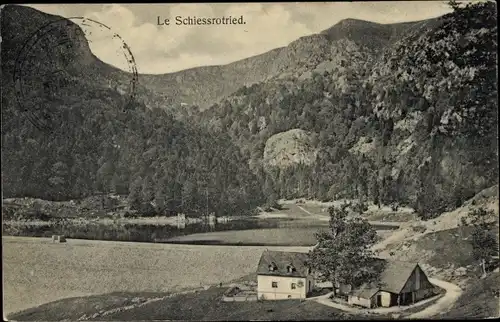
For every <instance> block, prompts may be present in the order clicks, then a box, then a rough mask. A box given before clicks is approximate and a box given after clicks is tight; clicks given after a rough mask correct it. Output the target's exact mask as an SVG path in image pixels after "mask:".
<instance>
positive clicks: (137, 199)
mask: <svg viewBox="0 0 500 322" xmlns="http://www.w3.org/2000/svg"><path fill="white" fill-rule="evenodd" d="M128 202H129V204H130V209H134V210H138V209H139V208H140V205H141V203H142V178H141V177H137V178H136V179H135V180H134V181H132V184H131V185H130V187H129V195H128Z"/></svg>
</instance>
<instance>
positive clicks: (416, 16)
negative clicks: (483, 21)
mask: <svg viewBox="0 0 500 322" xmlns="http://www.w3.org/2000/svg"><path fill="white" fill-rule="evenodd" d="M28 6H30V7H32V8H35V9H38V10H40V11H43V12H46V13H50V14H54V15H59V16H62V17H65V18H70V17H82V16H83V17H86V18H90V19H93V20H95V21H98V22H100V23H103V24H105V25H106V26H108V27H109V28H110V29H111V30H112V32H113V33H117V34H118V35H120V37H121V38H122V39H123V41H125V42H126V43H127V45H128V46H129V47H130V49H131V51H132V54H133V55H134V58H135V61H136V65H137V70H138V72H139V73H142V74H162V73H171V72H175V71H179V70H183V69H188V68H192V67H197V66H207V65H222V64H227V63H230V62H233V61H237V60H240V59H243V58H247V57H250V56H254V55H258V54H261V53H264V52H266V51H269V50H271V49H274V48H278V47H283V46H287V45H288V44H289V43H291V42H292V41H294V40H296V39H298V38H300V37H302V36H306V35H311V34H314V33H318V32H321V31H322V30H325V29H328V28H329V27H331V26H333V25H335V24H336V23H337V22H339V21H340V20H342V19H346V18H354V19H362V20H368V21H373V22H377V23H397V22H406V21H417V20H423V19H428V18H433V17H437V16H441V15H443V14H446V13H448V12H450V11H451V10H450V8H449V7H448V6H447V5H446V3H445V1H401V2H400V1H398V2H392V1H391V2H355V3H353V2H316V3H298V2H296V3H293V2H288V3H217V4H207V3H196V4H34V5H28ZM176 16H183V17H188V16H190V17H192V16H196V17H207V18H210V17H214V18H216V17H224V16H225V17H228V16H232V17H240V16H243V17H244V21H245V22H246V24H241V25H218V26H215V25H211V26H207V25H204V26H203V25H202V26H200V25H198V26H193V25H175V17H176ZM158 17H160V20H161V21H163V20H164V19H170V20H171V25H169V26H166V25H162V26H160V25H158ZM74 21H75V22H76V23H78V24H80V22H79V20H74ZM87 28H90V27H87ZM86 37H87V39H88V40H89V45H90V49H91V50H92V52H93V53H94V55H96V56H97V57H99V58H100V59H101V60H103V61H105V62H107V63H109V64H112V65H114V66H116V67H118V68H121V69H124V70H128V69H127V66H128V65H127V62H126V61H125V60H124V58H123V55H120V53H119V49H120V44H118V43H113V42H112V40H111V39H112V36H110V35H109V34H104V33H103V32H102V31H101V32H86Z"/></svg>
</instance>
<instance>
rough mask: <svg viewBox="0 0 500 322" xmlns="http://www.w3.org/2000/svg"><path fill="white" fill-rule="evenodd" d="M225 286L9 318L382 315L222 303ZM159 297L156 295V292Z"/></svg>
mask: <svg viewBox="0 0 500 322" xmlns="http://www.w3.org/2000/svg"><path fill="white" fill-rule="evenodd" d="M224 291H225V288H217V287H214V288H211V289H208V290H205V291H200V292H196V293H188V294H180V295H176V296H172V297H168V298H165V299H163V300H160V301H156V302H151V303H148V304H145V305H142V306H137V307H134V308H132V309H130V310H126V311H121V312H117V313H113V314H109V315H105V316H102V315H97V314H96V315H94V314H95V313H98V312H99V311H100V312H101V313H102V312H103V310H105V309H106V308H111V307H117V306H125V305H128V304H130V303H132V299H133V298H144V294H142V293H139V294H136V293H129V294H109V295H104V296H93V297H88V298H82V297H80V298H71V299H64V300H61V301H57V302H53V303H49V304H46V305H43V306H40V307H37V308H33V309H28V310H25V311H23V312H20V313H18V314H15V315H12V316H11V318H12V319H15V320H18V321H39V320H45V321H54V320H62V319H69V320H76V319H78V318H79V317H81V316H83V315H84V314H86V315H87V316H93V315H94V316H93V318H91V320H96V321H97V320H99V321H105V320H108V321H110V320H114V321H140V320H197V321H199V320H212V321H213V320H225V321H235V320H242V321H244V320H250V319H252V320H296V321H297V320H298V321H303V320H348V319H364V318H365V319H383V318H384V317H383V316H380V315H377V316H368V315H366V316H355V315H350V314H346V313H343V312H341V311H339V310H336V309H334V308H331V307H327V306H324V305H322V304H319V303H316V302H312V301H306V302H300V301H297V300H285V301H266V302H240V303H225V302H222V301H221V297H222V294H223V292H224ZM157 296H158V295H157Z"/></svg>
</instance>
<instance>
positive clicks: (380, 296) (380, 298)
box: [377, 294, 382, 307]
mask: <svg viewBox="0 0 500 322" xmlns="http://www.w3.org/2000/svg"><path fill="white" fill-rule="evenodd" d="M381 306H382V295H380V294H377V307H381Z"/></svg>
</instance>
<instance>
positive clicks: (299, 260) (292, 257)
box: [257, 250, 308, 277]
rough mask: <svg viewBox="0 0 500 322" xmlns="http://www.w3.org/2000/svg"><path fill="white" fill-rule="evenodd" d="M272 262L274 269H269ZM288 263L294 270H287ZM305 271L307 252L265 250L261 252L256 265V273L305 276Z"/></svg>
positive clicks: (306, 270)
mask: <svg viewBox="0 0 500 322" xmlns="http://www.w3.org/2000/svg"><path fill="white" fill-rule="evenodd" d="M273 263H274V264H275V265H276V270H274V271H269V265H272V264H273ZM289 265H292V266H293V267H294V268H295V270H294V271H292V272H288V266H289ZM307 273H308V266H307V253H299V252H279V251H269V250H266V251H264V252H263V253H262V255H261V257H260V260H259V265H258V266H257V274H258V275H275V276H290V277H306V276H307V275H308V274H307Z"/></svg>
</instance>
